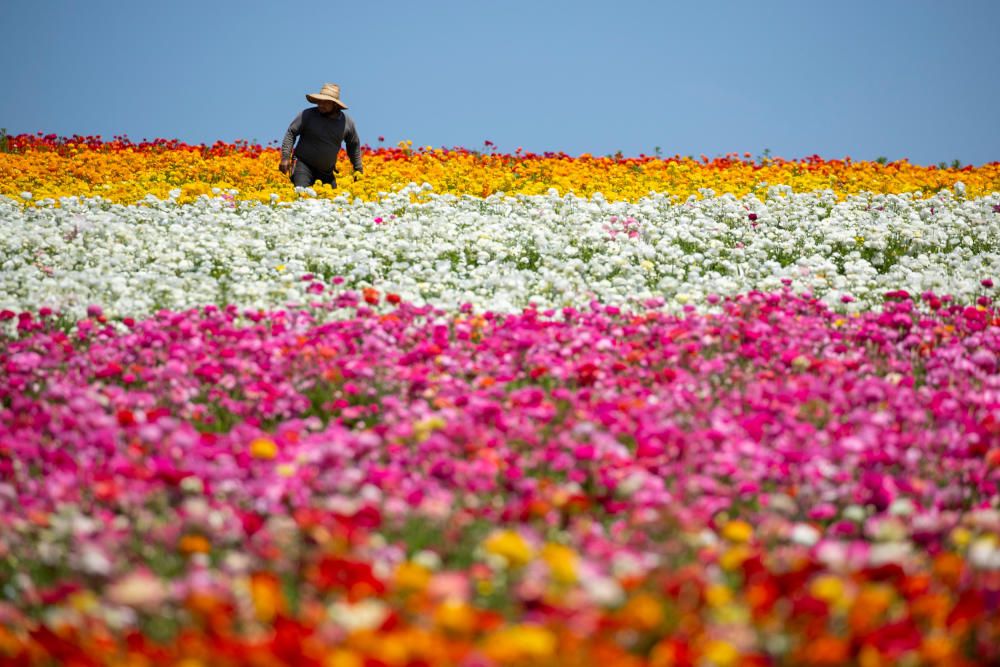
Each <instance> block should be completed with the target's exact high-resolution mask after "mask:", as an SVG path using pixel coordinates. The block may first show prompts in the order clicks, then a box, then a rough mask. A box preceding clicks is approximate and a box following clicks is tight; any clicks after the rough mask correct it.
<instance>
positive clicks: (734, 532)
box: [722, 519, 753, 542]
mask: <svg viewBox="0 0 1000 667" xmlns="http://www.w3.org/2000/svg"><path fill="white" fill-rule="evenodd" d="M722 536H723V537H724V538H726V539H727V540H729V541H730V542H749V541H750V538H751V537H753V526H751V525H750V524H749V523H747V522H746V521H742V520H740V519H735V520H733V521H729V522H727V523H726V525H725V526H723V527H722Z"/></svg>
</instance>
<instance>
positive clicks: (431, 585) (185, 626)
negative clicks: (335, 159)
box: [0, 136, 1000, 667]
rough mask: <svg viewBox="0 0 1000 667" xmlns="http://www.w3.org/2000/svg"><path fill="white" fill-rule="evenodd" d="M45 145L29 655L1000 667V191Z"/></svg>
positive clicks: (4, 205)
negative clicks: (332, 168) (307, 173)
mask: <svg viewBox="0 0 1000 667" xmlns="http://www.w3.org/2000/svg"><path fill="white" fill-rule="evenodd" d="M6 148H7V152H0V225H2V230H0V266H2V271H0V663H2V664H12V665H36V664H38V665H48V664H67V665H103V664H113V665H149V664H178V665H180V664H183V665H244V664H245V665H262V666H263V665H267V666H270V665H322V666H337V667H341V666H343V667H354V666H364V667H383V666H386V667H397V666H399V667H404V666H412V667H416V666H419V665H426V666H432V665H464V666H469V667H471V666H482V667H486V666H489V665H581V666H582V665H603V664H608V665H612V664H613V665H624V666H631V665H634V666H636V667H638V666H645V665H650V666H654V665H655V666H668V665H692V666H694V665H699V666H701V665H718V666H728V665H734V666H735V665H761V666H763V665H844V664H857V665H865V666H869V665H894V664H906V665H978V664H984V665H985V664H996V663H997V662H1000V648H998V647H1000V311H998V310H997V308H996V306H995V304H994V298H995V297H996V294H995V292H996V286H995V285H994V280H1000V163H993V164H990V165H983V166H980V167H965V168H937V167H920V166H917V165H911V164H909V163H907V162H905V161H903V162H893V163H887V164H880V163H871V162H852V161H850V160H847V159H845V160H823V159H821V158H818V157H812V158H809V159H806V160H799V161H787V160H781V159H777V158H775V159H771V158H765V159H760V160H751V159H750V158H749V156H742V157H740V156H735V155H733V156H727V157H726V158H718V159H715V160H709V159H701V160H695V159H691V158H681V157H675V158H667V159H664V158H662V157H660V156H640V157H639V158H622V157H606V158H598V157H591V156H580V157H570V156H567V155H563V154H546V155H534V154H530V153H524V152H522V151H517V152H515V153H513V154H504V153H498V152H496V151H495V150H487V151H468V150H461V149H455V150H440V149H439V150H435V149H414V148H413V147H412V146H410V145H408V144H402V145H400V146H398V147H395V148H377V149H372V148H367V149H366V151H365V155H364V161H365V176H364V178H362V179H361V180H359V181H357V182H350V181H351V179H350V178H349V176H347V177H346V178H342V179H341V180H346V181H348V182H347V183H345V184H344V185H343V187H341V188H339V189H336V190H333V189H330V188H327V187H322V188H321V187H318V186H317V188H315V189H312V188H309V189H300V190H296V189H294V188H292V187H291V185H290V184H288V183H287V181H284V180H283V179H282V177H281V175H280V174H279V173H278V171H277V162H278V156H277V152H276V150H275V149H273V148H263V147H260V146H253V145H249V144H221V143H220V144H216V145H214V146H208V147H206V146H188V145H185V144H181V143H178V142H169V141H153V142H143V143H138V144H137V143H133V142H130V141H127V140H125V139H114V140H111V141H104V140H101V139H100V138H96V137H75V138H72V139H60V138H55V137H39V136H18V137H10V138H9V139H8V144H7V146H6ZM488 148H489V147H488ZM349 172H350V168H349V167H348V166H347V165H346V163H344V164H343V165H342V169H341V173H342V174H344V175H348V174H349Z"/></svg>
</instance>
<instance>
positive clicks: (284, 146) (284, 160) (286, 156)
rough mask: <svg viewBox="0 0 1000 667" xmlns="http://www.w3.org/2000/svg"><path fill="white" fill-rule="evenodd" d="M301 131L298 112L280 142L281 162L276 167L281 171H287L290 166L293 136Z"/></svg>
mask: <svg viewBox="0 0 1000 667" xmlns="http://www.w3.org/2000/svg"><path fill="white" fill-rule="evenodd" d="M301 131H302V113H301V112H299V114H298V115H297V116H295V119H294V120H293V121H292V123H291V125H289V126H288V129H287V130H286V131H285V138H284V139H283V140H282V142H281V164H280V165H278V169H279V170H281V171H282V172H283V173H288V170H289V169H291V167H292V148H293V147H294V146H295V137H297V136H299V132H301Z"/></svg>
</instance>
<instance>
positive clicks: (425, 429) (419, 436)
mask: <svg viewBox="0 0 1000 667" xmlns="http://www.w3.org/2000/svg"><path fill="white" fill-rule="evenodd" d="M446 423H447V422H445V420H444V419H443V418H442V417H440V416H438V415H434V416H433V417H427V418H426V419H421V420H420V421H418V422H416V423H415V424H414V425H413V437H414V438H416V440H417V442H423V441H424V440H426V439H427V438H429V437H431V433H433V432H434V431H437V430H438V429H442V428H444V427H445V424H446Z"/></svg>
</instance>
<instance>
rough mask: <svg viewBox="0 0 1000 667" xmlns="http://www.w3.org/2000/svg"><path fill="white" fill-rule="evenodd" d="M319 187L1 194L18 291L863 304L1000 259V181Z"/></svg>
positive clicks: (3, 242) (73, 309)
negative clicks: (738, 190)
mask: <svg viewBox="0 0 1000 667" xmlns="http://www.w3.org/2000/svg"><path fill="white" fill-rule="evenodd" d="M301 194H302V195H303V196H302V197H301V198H300V199H299V200H297V201H295V202H287V203H286V202H273V203H272V204H271V205H266V204H259V203H250V202H242V201H239V200H234V199H233V198H232V197H231V196H229V195H227V194H226V193H223V194H222V195H220V196H216V197H202V198H201V199H199V200H198V201H197V202H195V203H193V204H187V205H180V204H176V203H174V202H172V201H159V200H156V199H154V198H152V197H150V198H149V199H148V200H147V201H145V202H143V203H142V204H140V205H133V206H124V205H116V204H112V203H110V202H107V201H104V200H101V199H100V198H96V199H77V198H73V197H70V198H65V199H62V200H60V201H59V202H34V203H32V205H25V202H24V201H18V200H14V199H8V198H0V268H2V272H0V308H8V309H13V310H20V309H36V308H38V307H40V306H50V307H53V308H57V309H60V310H62V311H63V312H64V313H66V314H67V315H70V316H80V315H82V314H83V313H84V312H85V311H86V308H87V306H88V305H90V304H98V305H101V306H102V307H103V308H104V309H105V310H106V311H107V312H109V313H111V314H115V315H122V316H124V315H142V314H145V313H149V312H151V311H154V310H157V309H160V308H184V307H188V306H194V305H203V304H206V303H236V304H238V305H240V306H246V307H254V308H257V307H280V306H283V305H286V304H288V303H304V302H308V301H311V300H315V298H316V297H315V296H313V295H311V294H309V293H307V288H308V287H309V285H310V284H312V282H314V281H309V280H306V281H303V280H302V279H301V278H302V276H303V275H304V274H310V273H311V274H314V275H315V276H316V278H315V280H316V281H324V282H326V283H327V284H329V282H330V281H331V280H332V279H333V278H334V277H336V276H340V277H342V278H343V280H344V282H343V284H342V286H341V288H360V287H367V286H374V287H376V288H378V289H380V290H383V291H389V292H396V293H398V294H400V295H401V296H402V297H404V298H406V299H410V300H413V301H415V302H417V303H424V302H430V303H433V304H435V305H438V306H442V307H446V308H453V307H457V306H459V305H460V304H462V303H472V304H474V305H475V306H476V307H477V308H480V309H491V310H496V311H509V310H519V309H520V308H522V307H524V306H525V305H527V304H528V303H529V302H534V303H536V304H537V305H539V306H542V307H557V306H563V305H567V304H574V305H580V304H585V303H586V302H587V301H588V300H590V299H598V300H601V301H604V302H608V303H617V304H629V303H635V302H642V301H645V300H648V299H657V298H662V299H664V301H665V304H666V305H667V307H671V306H674V307H679V306H680V305H681V304H684V303H695V304H702V303H705V297H706V296H708V295H710V294H713V293H714V294H720V295H726V294H734V293H738V292H744V291H747V290H753V289H758V290H774V289H779V288H781V287H782V284H783V282H784V283H785V284H787V283H788V281H791V285H792V287H793V289H795V290H797V291H810V292H812V293H813V294H816V295H817V296H821V297H822V298H824V299H825V300H827V301H828V302H829V303H830V304H831V305H833V306H835V307H837V308H842V309H844V310H851V309H861V308H865V307H870V306H871V305H873V304H875V303H877V302H880V301H881V300H882V295H883V293H884V292H885V291H887V290H894V289H906V290H909V291H911V292H913V293H920V292H922V291H925V290H933V291H935V292H936V293H938V294H946V293H950V294H953V295H955V297H956V298H957V299H959V300H965V301H969V300H972V299H973V298H975V297H976V296H978V295H979V294H981V293H982V290H983V288H982V286H981V285H980V281H981V280H982V279H984V278H991V277H993V278H995V277H1000V213H998V211H1000V193H994V194H992V195H991V196H988V197H981V198H975V199H966V198H964V197H963V196H962V194H961V193H960V192H959V193H954V192H951V191H942V192H939V193H937V194H935V195H934V196H932V197H929V198H924V197H923V196H920V195H919V194H903V195H876V194H865V195H858V196H851V197H848V198H846V199H838V197H837V196H836V194H835V193H833V192H832V191H820V192H802V193H797V192H793V191H792V190H791V188H788V187H785V186H772V187H770V188H769V189H768V190H767V192H761V193H758V194H756V195H748V196H746V197H743V198H737V197H734V196H732V195H722V196H715V194H714V193H712V192H710V191H706V192H704V193H703V194H704V195H705V196H703V197H691V198H689V199H687V200H681V199H678V198H676V197H670V196H668V195H651V196H649V197H647V198H645V199H642V200H640V201H639V202H636V203H628V202H610V201H607V200H605V199H604V198H602V197H601V196H599V195H598V196H595V197H594V198H592V199H581V198H578V197H573V196H558V195H557V194H556V193H555V192H554V191H552V192H550V194H549V195H546V196H518V197H509V196H508V197H505V196H502V195H496V196H492V197H489V198H486V199H482V198H478V197H472V196H466V197H455V196H450V195H437V194H435V193H433V192H430V191H429V186H424V187H420V186H416V185H413V186H411V187H409V188H407V189H405V190H403V191H402V192H399V193H395V194H387V195H385V196H384V197H383V198H382V200H381V201H378V202H361V201H360V200H356V201H350V200H348V199H347V198H346V197H342V198H339V199H332V200H330V199H315V198H311V197H309V196H308V193H307V192H302V193H301ZM313 289H314V290H315V289H317V288H316V287H315V286H314V287H313ZM845 295H847V296H850V297H852V298H853V299H854V301H853V302H850V303H842V300H843V301H849V299H842V297H844V296H845Z"/></svg>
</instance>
